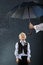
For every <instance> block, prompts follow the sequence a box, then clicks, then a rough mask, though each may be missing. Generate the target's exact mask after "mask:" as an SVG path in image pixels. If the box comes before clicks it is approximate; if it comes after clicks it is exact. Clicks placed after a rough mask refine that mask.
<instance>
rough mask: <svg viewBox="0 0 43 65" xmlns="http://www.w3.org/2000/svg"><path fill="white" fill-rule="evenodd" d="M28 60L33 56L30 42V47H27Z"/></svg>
mask: <svg viewBox="0 0 43 65" xmlns="http://www.w3.org/2000/svg"><path fill="white" fill-rule="evenodd" d="M27 55H28V57H27V61H28V62H30V57H31V50H30V44H29V43H28V47H27Z"/></svg>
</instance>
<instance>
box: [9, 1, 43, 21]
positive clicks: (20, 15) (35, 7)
mask: <svg viewBox="0 0 43 65" xmlns="http://www.w3.org/2000/svg"><path fill="white" fill-rule="evenodd" d="M40 16H43V8H41V5H40V4H38V3H35V2H23V3H21V4H20V5H18V6H16V7H14V8H13V9H12V10H11V11H10V17H11V18H16V19H23V20H24V19H29V22H30V19H32V18H37V17H40Z"/></svg>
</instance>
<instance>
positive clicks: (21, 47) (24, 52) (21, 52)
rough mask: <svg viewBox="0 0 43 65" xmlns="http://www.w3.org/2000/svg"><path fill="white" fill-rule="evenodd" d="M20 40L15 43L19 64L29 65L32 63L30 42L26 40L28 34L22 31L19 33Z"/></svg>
mask: <svg viewBox="0 0 43 65" xmlns="http://www.w3.org/2000/svg"><path fill="white" fill-rule="evenodd" d="M19 40H20V41H19V42H17V43H16V45H15V53H14V54H15V56H16V62H17V63H18V65H28V63H30V57H31V55H30V52H31V51H30V44H29V43H28V42H26V34H25V33H24V32H21V33H20V34H19Z"/></svg>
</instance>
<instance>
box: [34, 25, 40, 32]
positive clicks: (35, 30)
mask: <svg viewBox="0 0 43 65" xmlns="http://www.w3.org/2000/svg"><path fill="white" fill-rule="evenodd" d="M34 29H35V31H36V33H38V32H39V30H38V29H37V27H36V25H35V26H34Z"/></svg>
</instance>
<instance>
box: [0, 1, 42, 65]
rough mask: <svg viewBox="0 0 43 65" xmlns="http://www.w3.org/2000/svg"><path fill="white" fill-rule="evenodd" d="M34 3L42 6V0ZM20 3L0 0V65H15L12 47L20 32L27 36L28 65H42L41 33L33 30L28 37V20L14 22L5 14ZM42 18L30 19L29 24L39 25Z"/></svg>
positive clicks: (14, 20)
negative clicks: (29, 56)
mask: <svg viewBox="0 0 43 65" xmlns="http://www.w3.org/2000/svg"><path fill="white" fill-rule="evenodd" d="M24 1H26V2H27V1H30V0H24ZM34 1H36V2H39V3H42V4H43V2H42V0H41V1H40V0H34ZM21 2H23V0H0V65H16V62H15V56H14V50H15V48H14V47H15V43H16V42H17V41H18V34H19V33H20V32H22V31H23V32H25V33H26V34H27V41H28V42H29V43H30V45H31V56H32V57H31V63H30V65H42V51H43V48H42V47H43V44H42V43H43V32H39V33H37V34H36V33H35V30H33V31H32V35H31V36H30V35H28V33H29V29H28V24H29V21H28V20H16V19H11V18H8V16H7V13H8V12H9V11H10V10H11V9H12V8H13V7H14V6H16V5H18V4H19V3H21ZM42 18H43V17H42ZM42 18H36V19H31V22H32V23H33V24H39V23H40V22H43V19H42Z"/></svg>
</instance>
